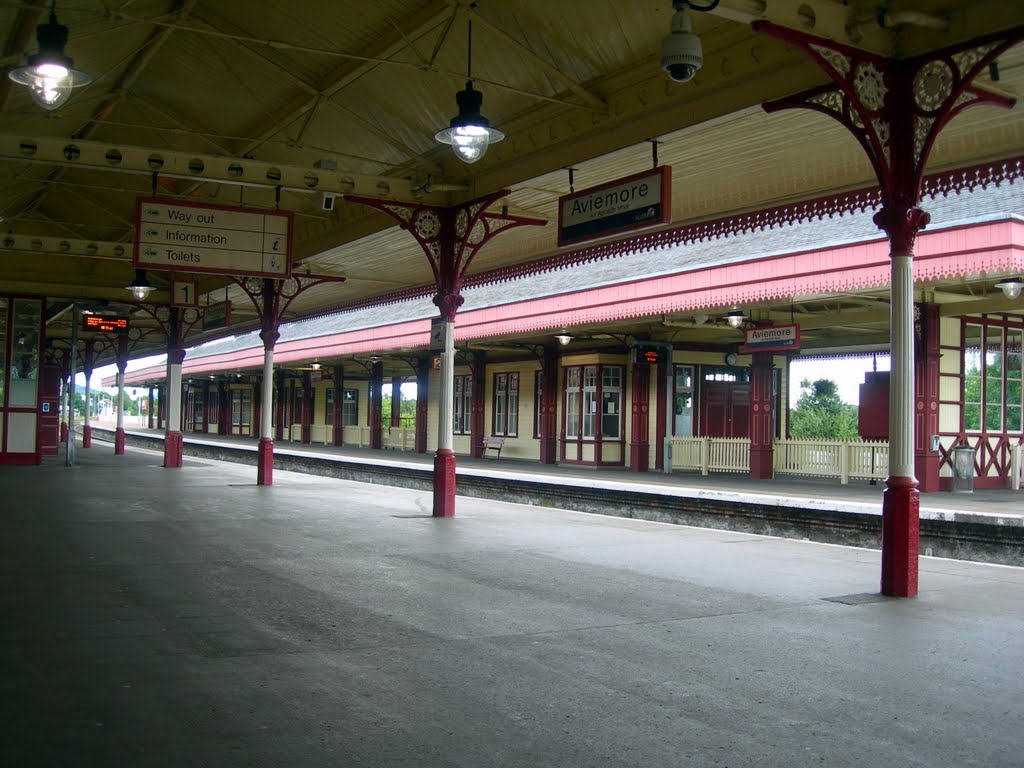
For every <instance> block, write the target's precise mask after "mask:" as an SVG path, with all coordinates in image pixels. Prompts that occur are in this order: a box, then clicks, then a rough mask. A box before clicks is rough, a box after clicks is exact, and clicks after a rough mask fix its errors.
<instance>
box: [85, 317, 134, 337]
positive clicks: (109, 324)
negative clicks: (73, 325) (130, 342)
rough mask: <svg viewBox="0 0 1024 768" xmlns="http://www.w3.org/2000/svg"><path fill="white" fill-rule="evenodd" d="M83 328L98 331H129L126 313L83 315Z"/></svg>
mask: <svg viewBox="0 0 1024 768" xmlns="http://www.w3.org/2000/svg"><path fill="white" fill-rule="evenodd" d="M82 330H83V331H94V332H96V333H128V318H127V317H126V316H124V315H82Z"/></svg>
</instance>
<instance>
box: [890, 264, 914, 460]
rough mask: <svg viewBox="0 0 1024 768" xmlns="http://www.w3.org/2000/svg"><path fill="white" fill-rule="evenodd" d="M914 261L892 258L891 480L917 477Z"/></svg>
mask: <svg viewBox="0 0 1024 768" xmlns="http://www.w3.org/2000/svg"><path fill="white" fill-rule="evenodd" d="M913 264H914V261H913V258H912V257H910V256H893V257H892V287H891V295H892V305H891V307H892V308H891V310H890V315H889V339H890V347H891V349H890V351H891V354H892V371H891V373H890V379H889V386H890V390H889V476H890V477H913V476H914V266H913Z"/></svg>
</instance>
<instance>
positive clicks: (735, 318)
mask: <svg viewBox="0 0 1024 768" xmlns="http://www.w3.org/2000/svg"><path fill="white" fill-rule="evenodd" d="M725 319H726V322H728V323H729V325H731V326H732V327H733V328H739V327H740V326H741V325H743V321H744V320H746V319H747V318H746V317H744V315H743V313H742V312H730V313H729V314H728V315H726V317H725Z"/></svg>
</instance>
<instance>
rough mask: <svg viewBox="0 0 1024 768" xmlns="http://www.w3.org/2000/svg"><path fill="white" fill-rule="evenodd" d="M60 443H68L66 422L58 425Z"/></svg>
mask: <svg viewBox="0 0 1024 768" xmlns="http://www.w3.org/2000/svg"><path fill="white" fill-rule="evenodd" d="M60 441H61V442H62V443H66V442H67V441H68V423H67V422H66V421H62V422H61V423H60Z"/></svg>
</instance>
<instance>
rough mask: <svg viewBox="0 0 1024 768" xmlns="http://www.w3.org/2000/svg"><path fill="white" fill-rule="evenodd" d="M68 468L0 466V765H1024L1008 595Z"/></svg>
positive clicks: (622, 524) (1019, 607) (283, 483)
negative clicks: (907, 592) (901, 589)
mask: <svg viewBox="0 0 1024 768" xmlns="http://www.w3.org/2000/svg"><path fill="white" fill-rule="evenodd" d="M76 461H77V464H76V466H75V467H72V468H67V467H64V466H63V460H62V459H57V458H54V459H47V460H46V461H45V463H44V464H43V466H41V467H0V494H2V498H3V499H4V502H3V506H2V509H3V512H2V513H0V583H2V584H3V589H0V616H2V617H3V618H2V620H0V686H2V691H0V723H2V729H3V731H2V735H3V747H2V751H0V755H2V761H3V764H4V765H5V766H17V767H18V768H21V766H33V767H34V766H76V767H77V766H82V767H83V768H84V767H86V766H105V767H113V766H133V767H135V766H146V767H149V766H153V767H157V766H175V768H179V767H180V766H300V767H302V768H313V767H316V766H373V767H375V768H381V767H383V766H417V767H421V768H427V767H433V766H459V767H460V768H462V767H464V768H481V767H484V766H544V767H549V766H559V767H565V768H577V767H578V768H592V767H594V766H615V767H616V768H619V767H621V766H644V767H645V768H652V767H657V766H672V767H674V768H675V767H679V766H728V767H730V768H744V767H748V766H749V767H754V766H756V767H757V768H768V767H770V766H787V768H789V767H791V766H815V765H821V766H830V768H834V767H837V766H857V767H858V768H862V767H864V766H928V767H929V768H934V767H935V766H975V765H976V766H986V767H987V768H991V767H993V766H1020V765H1024V741H1022V737H1021V733H1022V732H1024V682H1022V680H1024V653H1022V651H1024V640H1022V638H1024V569H1019V568H1011V567H1006V566H993V565H983V564H977V563H968V562H962V561H949V560H937V559H932V558H923V559H922V561H921V594H920V595H919V596H918V597H917V598H915V599H910V600H899V599H882V598H880V597H879V596H878V595H877V585H878V574H879V563H878V560H879V556H878V553H877V552H875V551H871V550H863V549H848V548H843V547H836V546H830V545H823V544H814V543H808V542H798V541H787V540H783V539H772V538H766V537H759V536H751V535H745V534H738V533H731V532H727V531H719V530H701V529H695V528H687V527H682V526H674V525H662V524H657V523H649V522H641V521H634V520H627V519H621V518H610V517H600V516H593V515H586V514H579V513H573V512H564V511H560V510H554V509H541V508H535V507H526V506H520V505H515V504H508V503H501V502H492V501H486V500H481V499H473V498H466V497H464V498H460V499H459V516H458V517H456V518H455V519H450V520H435V519H433V518H431V517H430V516H429V509H430V496H429V494H428V493H424V492H419V491H409V490H404V489H400V488H394V487H386V486H379V485H363V484H358V483H350V482H345V481H340V480H333V479H326V478H321V477H313V476H309V475H296V474H291V473H288V472H281V471H277V472H275V484H274V485H273V486H272V487H262V488H261V487H257V486H256V485H254V480H253V475H252V468H251V467H247V466H243V465H237V464H227V463H217V462H211V461H200V460H196V459H190V458H188V457H186V460H185V466H184V467H183V468H181V469H179V470H168V469H164V468H162V467H161V466H160V462H161V456H160V454H157V453H152V452H147V451H141V450H138V449H133V450H132V451H130V452H129V453H128V454H127V455H125V456H120V457H117V456H113V455H112V454H111V453H110V452H109V451H106V450H104V451H96V450H89V451H81V450H80V451H78V453H77V456H76Z"/></svg>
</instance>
